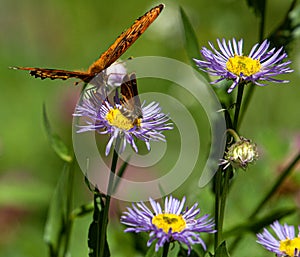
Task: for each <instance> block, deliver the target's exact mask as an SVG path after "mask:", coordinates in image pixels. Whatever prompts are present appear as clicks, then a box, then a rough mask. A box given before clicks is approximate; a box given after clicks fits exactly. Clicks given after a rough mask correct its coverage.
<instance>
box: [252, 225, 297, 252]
mask: <svg viewBox="0 0 300 257" xmlns="http://www.w3.org/2000/svg"><path fill="white" fill-rule="evenodd" d="M271 228H272V229H273V231H274V232H275V234H276V237H277V238H276V237H274V236H273V235H272V234H271V233H270V232H269V231H268V230H267V229H266V228H264V230H263V232H262V233H259V234H257V238H258V240H257V242H258V243H259V244H261V245H262V246H263V247H264V248H266V249H267V250H269V251H271V252H273V253H276V255H277V256H279V257H283V256H289V257H299V256H300V234H299V233H298V235H297V237H295V228H294V226H289V225H287V224H284V225H281V224H280V223H279V222H278V221H275V222H274V223H273V224H272V225H271ZM298 231H300V226H298Z"/></svg>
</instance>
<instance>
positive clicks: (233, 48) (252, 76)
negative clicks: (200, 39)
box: [194, 39, 293, 93]
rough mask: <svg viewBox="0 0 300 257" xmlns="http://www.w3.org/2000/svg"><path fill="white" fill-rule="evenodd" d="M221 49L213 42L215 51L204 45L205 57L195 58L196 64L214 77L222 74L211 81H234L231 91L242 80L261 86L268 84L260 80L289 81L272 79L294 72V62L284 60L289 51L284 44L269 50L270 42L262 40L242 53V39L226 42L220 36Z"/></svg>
mask: <svg viewBox="0 0 300 257" xmlns="http://www.w3.org/2000/svg"><path fill="white" fill-rule="evenodd" d="M217 43H218V46H219V50H217V49H216V48H215V47H214V45H213V44H212V43H210V42H209V45H210V47H211V49H212V50H209V49H207V48H206V47H203V48H202V50H201V51H200V52H201V54H202V56H203V58H204V60H197V59H194V61H195V63H196V65H197V66H198V67H199V68H200V69H201V70H203V71H206V72H207V73H209V74H210V75H212V76H220V77H221V78H219V79H217V80H216V81H214V82H212V83H217V82H219V81H221V80H224V79H229V80H233V83H232V85H231V86H230V88H229V89H228V91H227V92H228V93H230V92H231V91H232V90H233V89H234V88H235V87H236V85H238V84H239V83H241V82H245V83H247V82H252V83H254V84H256V85H258V86H265V84H262V83H260V81H271V82H276V83H287V82H289V81H287V80H280V79H275V78H273V77H274V76H277V75H280V74H286V73H290V72H293V70H292V69H290V68H289V67H288V66H289V64H290V63H291V61H285V62H284V61H283V59H285V58H286V57H287V54H286V53H285V52H284V51H283V47H281V48H279V49H278V50H276V49H275V48H272V49H271V50H268V48H269V46H270V42H269V41H268V40H265V41H263V42H262V43H261V44H255V45H254V46H253V47H252V49H251V51H250V53H249V55H244V54H243V40H242V39H241V40H240V41H238V42H236V40H235V39H232V41H228V43H226V41H225V39H223V40H222V42H221V41H220V40H219V39H217Z"/></svg>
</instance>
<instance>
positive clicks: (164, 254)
mask: <svg viewBox="0 0 300 257" xmlns="http://www.w3.org/2000/svg"><path fill="white" fill-rule="evenodd" d="M169 247H170V242H166V243H165V244H164V246H163V253H162V257H167V256H168V252H169Z"/></svg>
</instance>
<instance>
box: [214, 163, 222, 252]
mask: <svg viewBox="0 0 300 257" xmlns="http://www.w3.org/2000/svg"><path fill="white" fill-rule="evenodd" d="M222 172H223V171H222V168H219V169H218V171H217V173H216V179H215V181H214V182H215V183H214V187H215V227H216V230H217V232H216V233H215V234H214V249H215V251H216V249H217V247H218V246H219V243H220V238H221V236H220V233H221V234H222V231H221V230H220V229H219V227H220V225H219V224H220V220H219V216H220V208H219V206H220V198H221V187H222Z"/></svg>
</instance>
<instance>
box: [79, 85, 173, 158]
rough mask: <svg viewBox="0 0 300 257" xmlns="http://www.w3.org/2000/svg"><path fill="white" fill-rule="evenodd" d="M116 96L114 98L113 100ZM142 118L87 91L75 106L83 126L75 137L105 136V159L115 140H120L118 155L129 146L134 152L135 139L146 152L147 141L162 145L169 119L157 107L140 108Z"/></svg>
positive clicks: (170, 125)
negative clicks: (95, 134) (84, 134)
mask: <svg viewBox="0 0 300 257" xmlns="http://www.w3.org/2000/svg"><path fill="white" fill-rule="evenodd" d="M116 98H117V95H116V96H115V99H116ZM141 112H142V116H141V117H139V116H130V115H128V113H129V111H128V110H127V109H126V106H125V107H124V105H122V104H121V103H120V99H117V101H116V102H115V103H113V104H112V103H111V102H110V101H109V100H108V99H107V98H105V99H104V98H103V93H99V92H98V91H95V90H89V91H88V92H87V94H86V95H85V98H84V99H83V100H82V102H81V103H80V104H79V105H77V107H76V112H75V114H74V116H79V117H84V118H85V121H84V122H85V124H84V125H81V126H79V130H78V131H77V132H78V133H81V132H86V131H97V132H98V133H100V134H108V135H109V136H110V139H109V141H108V144H107V146H106V150H105V154H106V155H108V154H109V152H110V149H111V146H112V144H113V142H114V140H115V139H117V138H118V137H120V138H121V139H122V143H121V149H120V152H123V151H124V150H125V147H126V144H127V143H129V144H130V145H131V146H132V147H133V149H134V150H135V151H136V152H138V149H137V146H136V143H135V139H139V140H142V141H144V142H145V143H146V146H147V148H148V150H150V141H165V136H164V135H163V134H162V132H163V131H165V130H170V129H172V128H173V125H172V124H171V123H167V122H168V121H169V117H168V116H167V115H166V114H164V113H162V112H161V108H160V106H159V104H158V103H155V102H152V103H150V104H149V105H145V104H142V105H141Z"/></svg>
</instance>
